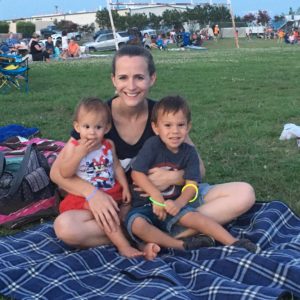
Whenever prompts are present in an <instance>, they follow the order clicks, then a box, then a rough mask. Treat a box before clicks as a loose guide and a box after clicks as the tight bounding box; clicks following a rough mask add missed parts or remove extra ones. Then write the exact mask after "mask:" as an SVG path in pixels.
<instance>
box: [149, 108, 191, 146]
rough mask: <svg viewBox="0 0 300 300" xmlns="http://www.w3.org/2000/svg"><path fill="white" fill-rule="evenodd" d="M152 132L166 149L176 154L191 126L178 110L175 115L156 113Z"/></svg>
mask: <svg viewBox="0 0 300 300" xmlns="http://www.w3.org/2000/svg"><path fill="white" fill-rule="evenodd" d="M152 128H153V131H154V132H155V133H156V134H157V135H159V136H160V138H161V140H162V141H163V142H164V143H165V145H166V147H167V148H168V149H169V150H170V151H172V152H177V151H178V148H179V146H180V145H181V144H182V143H183V142H184V141H185V139H186V137H187V135H188V133H189V131H190V129H191V124H190V123H188V122H187V119H186V116H185V115H184V113H183V112H182V111H181V110H180V111H178V112H177V113H165V114H163V113H162V112H159V113H158V118H157V123H156V124H155V123H152Z"/></svg>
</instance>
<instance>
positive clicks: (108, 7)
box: [106, 0, 119, 51]
mask: <svg viewBox="0 0 300 300" xmlns="http://www.w3.org/2000/svg"><path fill="white" fill-rule="evenodd" d="M106 3H107V10H108V15H109V19H110V24H111V29H112V32H113V35H114V40H115V45H116V50H117V51H118V50H119V45H118V41H117V36H116V29H115V25H114V20H113V17H112V13H111V7H110V2H109V0H106Z"/></svg>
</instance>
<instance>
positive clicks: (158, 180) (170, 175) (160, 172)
mask: <svg viewBox="0 0 300 300" xmlns="http://www.w3.org/2000/svg"><path fill="white" fill-rule="evenodd" d="M185 142H186V143H187V144H190V145H193V146H194V144H193V142H192V140H191V139H190V137H187V139H186V140H185ZM199 161H200V165H199V168H200V174H201V178H203V177H204V176H205V167H204V164H203V161H202V160H201V158H200V156H199ZM183 175H184V172H183V170H176V171H170V170H165V169H162V168H152V169H150V170H149V172H148V178H149V179H150V180H151V182H152V183H153V184H154V185H155V186H156V187H157V188H158V189H159V190H160V191H163V190H165V189H166V188H168V187H169V186H170V185H184V183H185V180H184V179H183Z"/></svg>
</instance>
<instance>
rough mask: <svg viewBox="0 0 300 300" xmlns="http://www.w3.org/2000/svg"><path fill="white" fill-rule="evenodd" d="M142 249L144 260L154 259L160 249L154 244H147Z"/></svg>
mask: <svg viewBox="0 0 300 300" xmlns="http://www.w3.org/2000/svg"><path fill="white" fill-rule="evenodd" d="M143 248H144V249H143V251H144V253H145V254H144V255H145V258H146V259H148V260H153V259H155V258H156V257H157V254H158V253H159V251H160V247H159V246H158V245H157V244H155V243H147V244H146V245H144V247H143Z"/></svg>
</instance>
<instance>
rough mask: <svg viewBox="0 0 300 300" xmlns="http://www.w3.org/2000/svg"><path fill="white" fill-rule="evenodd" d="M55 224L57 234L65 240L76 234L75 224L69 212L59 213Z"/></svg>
mask: <svg viewBox="0 0 300 300" xmlns="http://www.w3.org/2000/svg"><path fill="white" fill-rule="evenodd" d="M53 226H54V231H55V234H56V236H57V237H58V238H59V239H61V240H63V241H65V240H68V239H69V238H70V237H71V236H72V235H74V224H73V221H72V218H70V216H69V215H68V214H61V215H59V216H58V217H57V218H56V219H55V221H54V224H53ZM75 228H76V227H75Z"/></svg>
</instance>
